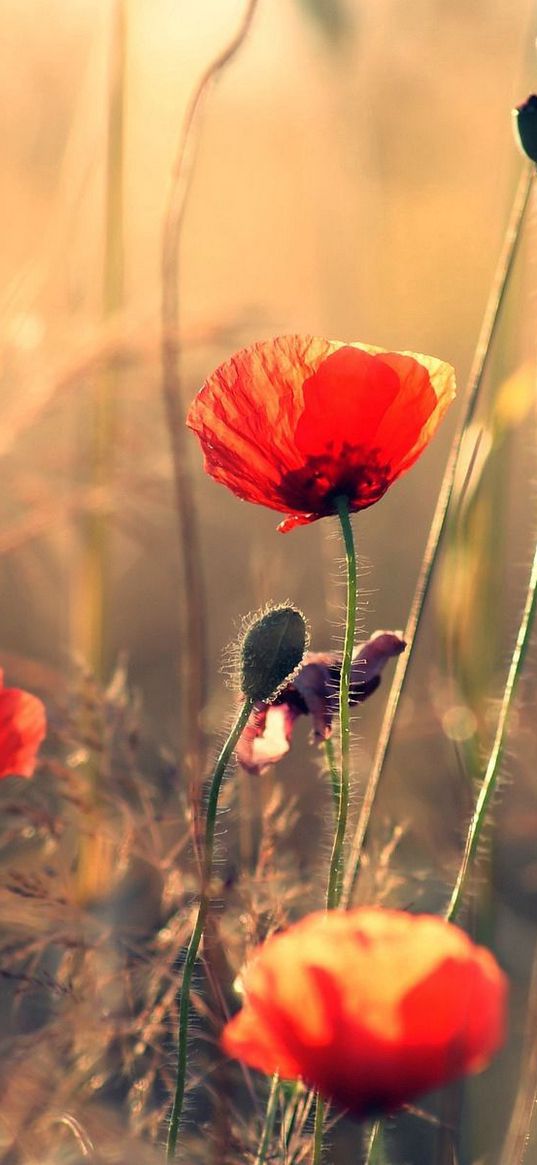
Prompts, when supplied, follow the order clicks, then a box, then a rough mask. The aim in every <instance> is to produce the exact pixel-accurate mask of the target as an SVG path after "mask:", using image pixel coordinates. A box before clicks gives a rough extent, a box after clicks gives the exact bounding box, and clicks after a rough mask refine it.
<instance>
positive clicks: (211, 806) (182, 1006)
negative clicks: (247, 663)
mask: <svg viewBox="0 0 537 1165" xmlns="http://www.w3.org/2000/svg"><path fill="white" fill-rule="evenodd" d="M252 705H253V701H252V700H250V699H246V700H245V701H244V704H243V705H242V707H241V709H240V712H239V714H238V716H237V719H236V720H235V723H234V725H233V727H232V729H231V732H230V733H229V736H228V738H227V740H226V742H225V744H224V746H223V748H222V751H221V753H220V756H219V757H218V760H217V762H216V765H215V767H214V771H213V775H212V778H211V786H210V790H209V799H208V802H207V816H206V819H205V844H204V851H203V867H202V882H201V894H200V901H199V906H198V914H197V918H196V923H195V926H194V930H193V931H192V935H191V937H190V942H189V944H188V948H187V952H186V957H185V963H184V967H183V982H182V984H181V991H180V995H179V1033H178V1039H177V1076H176V1082H175V1095H174V1099H173V1107H172V1112H171V1117H170V1127H169V1129H168V1143H167V1146H166V1160H167V1161H172V1160H173V1157H174V1155H175V1146H176V1144H177V1133H178V1130H179V1121H180V1119H181V1112H182V1108H183V1100H184V1095H185V1083H186V1064H187V1041H188V1013H189V1010H190V986H191V982H192V975H193V972H194V966H195V963H196V959H197V956H198V951H199V946H200V942H201V939H202V935H203V929H204V926H205V921H206V918H207V915H208V913H209V906H210V902H211V897H210V888H211V877H212V870H213V854H214V831H215V825H216V810H217V807H218V795H219V793H220V786H221V784H222V779H223V776H224V773H225V771H226V768H227V766H228V763H229V759H230V757H231V754H232V752H233V750H234V748H235V745H236V744H237V741H238V739H239V736H240V735H241V732H242V731H243V729H244V728H245V727H246V724H247V722H248V717H249V715H250V712H251V711H252Z"/></svg>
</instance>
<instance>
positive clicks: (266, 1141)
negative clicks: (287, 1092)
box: [255, 1072, 280, 1165]
mask: <svg viewBox="0 0 537 1165" xmlns="http://www.w3.org/2000/svg"><path fill="white" fill-rule="evenodd" d="M279 1094H280V1077H279V1075H278V1073H277V1072H275V1073H274V1076H273V1077H272V1081H271V1085H270V1092H269V1098H268V1101H267V1110H266V1113H265V1121H264V1124H263V1131H262V1133H261V1140H260V1142H259V1148H258V1150H257V1156H256V1159H255V1165H265V1160H266V1156H267V1149H268V1148H269V1145H270V1140H271V1137H272V1132H273V1129H274V1121H275V1120H276V1110H277V1107H278V1097H279Z"/></svg>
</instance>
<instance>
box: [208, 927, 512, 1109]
mask: <svg viewBox="0 0 537 1165" xmlns="http://www.w3.org/2000/svg"><path fill="white" fill-rule="evenodd" d="M244 989H245V1003H244V1007H243V1009H242V1011H240V1012H239V1013H238V1014H237V1015H236V1016H235V1017H234V1018H233V1019H232V1020H231V1021H230V1022H229V1023H228V1024H227V1025H226V1027H225V1028H224V1032H223V1035H222V1046H223V1048H224V1050H225V1051H226V1052H227V1053H228V1054H229V1055H231V1056H234V1057H236V1058H238V1059H241V1060H243V1061H245V1062H246V1063H247V1064H249V1065H250V1066H251V1067H254V1068H258V1069H260V1070H261V1071H263V1072H266V1073H268V1074H270V1075H272V1074H273V1073H274V1072H278V1073H279V1074H280V1075H281V1076H282V1077H283V1078H288V1079H297V1078H302V1079H303V1080H304V1081H305V1082H306V1084H308V1085H309V1086H310V1087H313V1088H316V1089H319V1091H320V1092H321V1094H322V1095H323V1096H325V1097H326V1098H328V1099H329V1100H332V1101H334V1102H336V1103H337V1104H338V1105H339V1106H340V1107H342V1108H345V1109H348V1110H350V1111H351V1112H353V1113H354V1114H355V1115H356V1116H358V1117H365V1116H367V1115H372V1114H374V1113H378V1112H386V1111H387V1112H389V1111H392V1110H394V1109H397V1108H399V1107H400V1106H401V1105H403V1104H405V1103H407V1102H409V1101H411V1100H414V1099H415V1098H416V1097H418V1096H420V1095H421V1094H423V1093H424V1092H429V1091H431V1090H432V1089H435V1088H438V1087H441V1086H443V1085H445V1084H448V1083H449V1082H450V1081H452V1080H454V1079H456V1078H457V1077H459V1076H461V1075H464V1074H466V1073H473V1072H479V1071H480V1070H481V1069H483V1068H484V1067H486V1065H487V1064H488V1063H489V1061H490V1060H491V1058H492V1056H493V1055H494V1053H495V1052H496V1051H497V1049H498V1048H499V1047H500V1045H501V1043H502V1041H503V1037H504V1013H505V1006H506V992H507V987H506V979H505V977H504V975H503V974H502V972H501V971H500V969H499V967H498V965H497V963H496V962H495V960H494V958H493V956H492V955H491V954H490V953H489V952H488V951H487V950H485V949H484V948H483V947H479V946H476V945H475V944H474V943H473V942H472V941H471V940H470V939H469V938H468V936H467V935H466V934H465V933H464V932H463V931H462V930H459V929H458V927H455V926H452V925H451V924H450V923H447V922H445V921H444V920H443V919H441V918H438V917H436V916H431V915H410V914H407V913H405V912H402V911H394V910H382V909H380V908H375V907H373V908H361V909H357V910H351V911H348V912H344V911H330V912H329V913H324V912H323V913H321V912H319V913H316V914H311V915H309V916H307V917H306V918H304V919H302V920H301V921H300V922H298V923H296V925H294V926H292V927H290V928H289V930H287V931H285V932H283V933H280V934H277V935H274V936H272V937H271V938H269V939H268V940H267V941H266V943H265V944H264V945H263V946H262V947H261V948H259V951H258V952H257V955H256V956H254V958H253V960H252V962H251V963H250V964H249V965H248V967H247V969H246V972H245V975H244Z"/></svg>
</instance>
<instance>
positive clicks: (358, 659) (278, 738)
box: [235, 631, 406, 774]
mask: <svg viewBox="0 0 537 1165" xmlns="http://www.w3.org/2000/svg"><path fill="white" fill-rule="evenodd" d="M405 646H406V644H405V641H404V639H401V636H400V635H397V634H396V633H395V632H394V631H376V632H375V634H374V635H372V637H371V639H368V640H367V642H366V643H359V644H358V646H357V647H355V649H354V653H353V657H352V667H351V688H350V700H349V703H350V705H351V707H352V706H353V705H354V704H361V703H363V701H364V700H367V698H368V697H369V696H371V695H372V694H373V692H376V690H377V688H378V686H379V684H380V679H381V673H382V669H383V668H384V665H385V664H386V663H387V662H388V660H389V659H393V658H394V657H395V656H397V655H400V654H401V652H402V651H404V649H405ZM340 674H341V655H338V653H337V652H334V651H307V652H306V653H305V655H304V658H303V661H302V665H301V667H300V669H299V671H298V672H297V674H296V675H295V677H294V679H293V681H292V682H291V683H290V684H286V686H285V688H284V689H283V691H282V692H280V694H279V695H278V696H277V697H276V699H275V700H274V701H273V702H272V703H270V704H268V703H264V702H262V701H260V702H258V703H257V704H256V705H255V707H254V710H253V712H252V715H251V716H250V719H249V721H248V724H247V725H246V728H245V729H244V732H243V733H242V736H241V737H240V739H239V742H238V744H237V748H236V750H235V751H236V756H237V759H238V760H239V762H240V764H241V765H242V766H243V768H245V769H246V771H247V772H249V773H255V774H259V773H263V772H264V771H265V769H268V768H270V766H271V765H274V764H276V763H277V762H278V761H279V760H281V759H282V757H283V756H285V754H286V752H288V751H289V747H290V744H291V737H292V734H293V728H294V726H295V723H296V721H297V719H298V717H299V716H308V715H310V716H311V718H312V721H313V733H314V736H315V739H316V740H317V741H323V740H328V739H329V738H330V736H331V735H332V718H333V716H334V715H335V714H336V712H337V709H338V692H339V678H340Z"/></svg>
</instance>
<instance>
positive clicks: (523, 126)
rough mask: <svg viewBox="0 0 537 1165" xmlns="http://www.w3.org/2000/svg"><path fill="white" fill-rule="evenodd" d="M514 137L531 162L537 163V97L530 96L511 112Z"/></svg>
mask: <svg viewBox="0 0 537 1165" xmlns="http://www.w3.org/2000/svg"><path fill="white" fill-rule="evenodd" d="M513 121H514V128H515V136H516V138H517V139H518V142H519V145H520V146H521V148H522V149H523V151H524V153H525V154H526V155H527V157H528V158H531V160H532V162H537V97H536V96H535V94H532V96H531V97H528V99H527V101H524V102H523V104H522V105H517V107H516V109H514V110H513Z"/></svg>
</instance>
